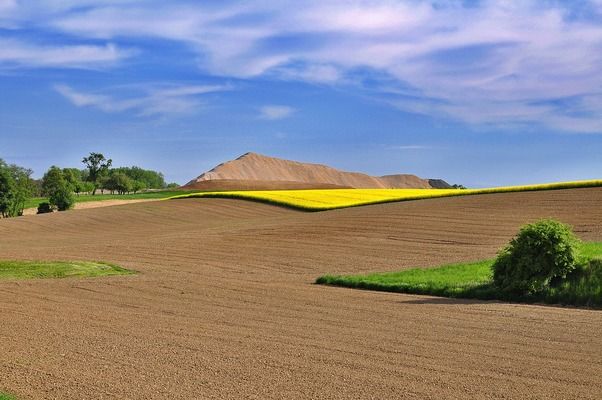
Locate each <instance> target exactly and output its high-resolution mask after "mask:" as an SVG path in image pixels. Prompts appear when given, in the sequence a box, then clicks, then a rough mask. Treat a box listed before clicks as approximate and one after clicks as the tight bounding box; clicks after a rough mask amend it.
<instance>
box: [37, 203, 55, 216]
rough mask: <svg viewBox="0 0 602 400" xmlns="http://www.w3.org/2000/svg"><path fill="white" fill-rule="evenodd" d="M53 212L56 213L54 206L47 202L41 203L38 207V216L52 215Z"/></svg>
mask: <svg viewBox="0 0 602 400" xmlns="http://www.w3.org/2000/svg"><path fill="white" fill-rule="evenodd" d="M52 211H54V210H53V209H52V206H51V205H50V203H48V202H47V201H45V202H43V203H40V204H39V205H38V214H47V213H51V212H52Z"/></svg>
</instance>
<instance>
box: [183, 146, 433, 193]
mask: <svg viewBox="0 0 602 400" xmlns="http://www.w3.org/2000/svg"><path fill="white" fill-rule="evenodd" d="M207 181H212V182H214V181H215V182H219V181H223V182H228V189H231V188H235V186H236V185H240V186H241V189H252V188H253V187H252V186H253V184H252V183H253V182H254V183H257V185H258V186H261V187H258V188H255V189H260V188H263V186H266V182H279V183H282V184H283V186H285V187H283V188H291V187H292V186H298V187H296V188H308V189H309V188H333V187H340V188H343V187H346V188H366V189H367V188H375V189H386V188H425V189H428V188H431V187H432V186H431V185H430V184H429V180H427V179H422V178H419V177H417V176H415V175H410V174H398V175H387V176H382V177H375V176H370V175H367V174H362V173H359V172H346V171H341V170H338V169H335V168H332V167H329V166H327V165H321V164H310V163H302V162H298V161H291V160H284V159H281V158H275V157H268V156H264V155H261V154H257V153H246V154H244V155H242V156H240V157H239V158H237V159H235V160H232V161H228V162H226V163H223V164H220V165H218V166H217V167H215V168H213V169H212V170H210V171H207V172H205V173H203V174H201V175H200V176H199V177H197V178H196V179H193V180H192V181H190V182H188V183H187V184H186V185H185V186H184V188H193V189H203V188H206V187H208V186H215V185H209V184H208V183H207ZM267 186H270V185H267ZM276 186H277V184H276Z"/></svg>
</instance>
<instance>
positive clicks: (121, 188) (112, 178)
mask: <svg viewBox="0 0 602 400" xmlns="http://www.w3.org/2000/svg"><path fill="white" fill-rule="evenodd" d="M103 187H104V188H105V189H107V190H110V191H111V194H113V193H115V192H117V193H119V194H125V193H128V192H130V191H131V190H132V180H131V179H130V178H128V176H127V175H126V174H124V173H122V172H114V171H111V175H109V176H108V177H107V179H106V181H105V182H104V185H103Z"/></svg>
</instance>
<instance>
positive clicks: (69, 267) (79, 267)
mask: <svg viewBox="0 0 602 400" xmlns="http://www.w3.org/2000/svg"><path fill="white" fill-rule="evenodd" d="M134 273H135V272H134V271H131V270H128V269H125V268H121V267H119V266H117V265H114V264H109V263H105V262H91V261H0V279H35V278H71V277H78V278H86V277H97V276H111V275H129V274H134ZM0 400H1V398H0Z"/></svg>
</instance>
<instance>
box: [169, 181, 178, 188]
mask: <svg viewBox="0 0 602 400" xmlns="http://www.w3.org/2000/svg"><path fill="white" fill-rule="evenodd" d="M166 187H167V188H168V189H175V188H179V187H180V185H179V184H178V183H175V182H171V183H168V184H167V186H166Z"/></svg>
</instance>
